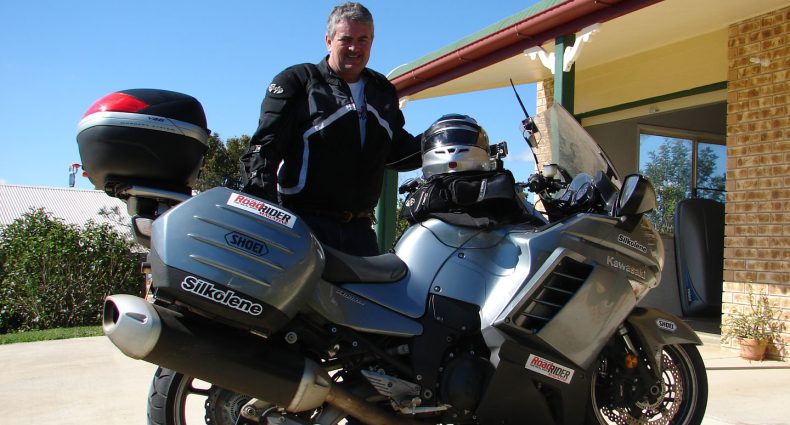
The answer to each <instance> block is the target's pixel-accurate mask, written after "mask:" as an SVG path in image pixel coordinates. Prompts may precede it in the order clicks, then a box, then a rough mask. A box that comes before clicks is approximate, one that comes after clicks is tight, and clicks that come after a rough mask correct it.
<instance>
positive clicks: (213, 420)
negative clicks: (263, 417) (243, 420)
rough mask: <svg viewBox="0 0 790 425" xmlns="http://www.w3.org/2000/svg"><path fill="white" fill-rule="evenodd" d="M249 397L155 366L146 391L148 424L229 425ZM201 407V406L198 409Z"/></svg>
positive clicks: (237, 417) (235, 422)
mask: <svg viewBox="0 0 790 425" xmlns="http://www.w3.org/2000/svg"><path fill="white" fill-rule="evenodd" d="M249 400H250V398H249V397H247V396H245V395H242V394H238V393H235V392H233V391H229V390H225V389H223V388H219V387H217V386H214V385H211V384H209V383H207V382H203V381H200V380H197V379H194V378H192V377H190V376H186V375H184V374H183V373H178V372H176V371H174V370H170V369H165V368H161V367H160V368H158V369H157V370H156V373H155V374H154V379H153V382H151V390H150V391H149V393H148V424H149V425H192V424H207V423H210V424H216V425H228V424H230V425H233V424H237V423H240V422H237V421H238V419H239V414H240V412H241V408H242V407H243V406H244V405H245V404H246V403H247V402H248V401H249ZM201 407H202V408H201Z"/></svg>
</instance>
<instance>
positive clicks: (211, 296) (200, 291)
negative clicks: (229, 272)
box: [181, 276, 263, 316]
mask: <svg viewBox="0 0 790 425" xmlns="http://www.w3.org/2000/svg"><path fill="white" fill-rule="evenodd" d="M181 289H183V290H185V291H187V292H191V293H193V294H195V295H197V296H200V297H203V298H205V299H207V300H209V301H213V302H215V303H217V304H222V305H224V306H227V307H230V308H232V309H235V310H238V311H241V312H242V313H247V314H249V315H251V316H260V314H261V313H263V306H262V305H260V304H258V303H256V302H253V301H251V300H249V299H246V298H244V297H241V296H239V295H237V294H236V292H235V291H233V290H232V289H225V288H223V287H221V286H219V285H215V284H213V283H211V282H206V281H205V280H202V279H198V278H196V277H194V276H187V277H185V278H184V281H183V282H181Z"/></svg>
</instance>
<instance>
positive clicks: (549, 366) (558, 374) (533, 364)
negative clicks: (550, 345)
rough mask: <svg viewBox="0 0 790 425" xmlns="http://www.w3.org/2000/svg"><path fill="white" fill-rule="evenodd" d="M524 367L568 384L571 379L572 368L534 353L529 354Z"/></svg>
mask: <svg viewBox="0 0 790 425" xmlns="http://www.w3.org/2000/svg"><path fill="white" fill-rule="evenodd" d="M524 367H526V368H527V369H529V370H531V371H533V372H537V373H539V374H541V375H543V376H548V377H549V378H551V379H555V380H557V381H560V382H564V383H566V384H570V383H571V379H573V369H569V368H567V367H565V366H562V365H560V364H557V363H555V362H553V361H551V360H547V359H544V358H543V357H538V356H536V355H534V354H530V355H529V358H528V359H527V364H526V365H525V366H524Z"/></svg>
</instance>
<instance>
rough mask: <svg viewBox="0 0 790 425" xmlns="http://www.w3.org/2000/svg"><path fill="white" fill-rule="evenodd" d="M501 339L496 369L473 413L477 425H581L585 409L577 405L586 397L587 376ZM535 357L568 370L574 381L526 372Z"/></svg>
mask: <svg viewBox="0 0 790 425" xmlns="http://www.w3.org/2000/svg"><path fill="white" fill-rule="evenodd" d="M504 337H505V340H504V342H503V343H502V344H501V347H500V349H499V350H498V352H497V354H498V359H499V361H498V366H497V368H496V371H495V372H494V376H493V377H492V379H491V381H490V383H489V386H488V388H487V390H486V393H485V396H484V397H483V399H482V400H481V402H480V405H479V406H478V409H477V411H476V415H477V417H478V418H479V420H480V423H484V424H523V423H530V424H551V425H553V424H564V425H569V424H580V423H582V421H583V418H584V409H580V408H579V407H578V406H580V405H583V403H582V401H583V400H586V399H587V397H588V395H589V389H590V381H589V379H588V376H589V373H587V371H585V370H584V369H582V368H579V367H576V366H573V365H572V364H569V363H568V362H566V361H564V360H563V359H561V358H559V357H557V356H555V355H553V354H551V353H550V352H548V351H545V350H541V349H537V348H535V347H529V348H528V347H526V346H524V344H522V343H521V342H518V341H516V340H514V339H512V338H510V337H507V336H504ZM531 356H532V357H531ZM535 357H537V358H540V359H542V361H545V362H546V363H548V364H551V365H553V366H555V367H558V368H560V369H561V370H566V371H567V370H571V371H572V372H573V378H572V379H571V380H570V382H567V383H566V382H563V381H561V380H559V379H556V378H552V377H549V376H546V375H545V374H541V373H538V372H535V371H533V370H530V369H528V368H527V366H528V362H529V360H530V359H531V358H533V359H534V358H535ZM516 388H517V389H518V390H515V389H516Z"/></svg>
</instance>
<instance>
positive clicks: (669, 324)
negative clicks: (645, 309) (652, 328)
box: [656, 318, 678, 332]
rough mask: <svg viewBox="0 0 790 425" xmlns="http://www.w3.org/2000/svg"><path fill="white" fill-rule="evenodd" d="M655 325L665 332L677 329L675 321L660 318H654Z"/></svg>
mask: <svg viewBox="0 0 790 425" xmlns="http://www.w3.org/2000/svg"><path fill="white" fill-rule="evenodd" d="M656 326H658V328H659V329H661V330H662V331H667V332H675V331H676V330H677V329H678V325H676V324H675V322H673V321H671V320H667V319H661V318H658V319H656Z"/></svg>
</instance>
